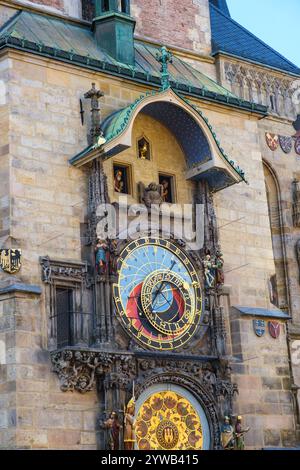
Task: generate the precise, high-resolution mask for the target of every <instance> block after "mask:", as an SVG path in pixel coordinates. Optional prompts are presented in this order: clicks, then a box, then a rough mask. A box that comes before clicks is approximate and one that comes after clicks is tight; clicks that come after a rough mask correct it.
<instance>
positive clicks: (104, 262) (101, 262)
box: [95, 239, 109, 274]
mask: <svg viewBox="0 0 300 470" xmlns="http://www.w3.org/2000/svg"><path fill="white" fill-rule="evenodd" d="M108 250H109V246H108V244H107V242H106V241H105V240H100V239H98V240H97V245H96V248H95V254H96V270H97V273H98V274H106V272H107V267H108Z"/></svg>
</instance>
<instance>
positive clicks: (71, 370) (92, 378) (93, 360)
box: [51, 350, 114, 393]
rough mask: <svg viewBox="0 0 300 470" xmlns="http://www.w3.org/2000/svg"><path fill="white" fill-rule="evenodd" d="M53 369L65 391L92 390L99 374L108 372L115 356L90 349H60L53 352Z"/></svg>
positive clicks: (84, 391) (82, 391)
mask: <svg viewBox="0 0 300 470" xmlns="http://www.w3.org/2000/svg"><path fill="white" fill-rule="evenodd" d="M51 360H52V364H53V371H54V372H56V373H57V374H58V377H59V380H60V383H61V390H62V391H63V392H70V391H71V392H74V391H75V390H76V391H77V392H80V393H86V392H89V391H91V390H92V389H93V388H94V386H95V382H96V377H97V376H103V375H104V374H106V373H108V372H109V371H110V369H111V366H112V364H113V361H114V357H113V356H112V355H110V354H107V353H101V352H90V351H71V350H65V351H59V352H55V353H52V354H51Z"/></svg>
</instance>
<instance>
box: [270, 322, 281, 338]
mask: <svg viewBox="0 0 300 470" xmlns="http://www.w3.org/2000/svg"><path fill="white" fill-rule="evenodd" d="M269 333H270V336H272V338H274V339H278V338H279V335H280V323H278V322H277V321H269Z"/></svg>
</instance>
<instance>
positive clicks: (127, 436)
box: [124, 398, 136, 450]
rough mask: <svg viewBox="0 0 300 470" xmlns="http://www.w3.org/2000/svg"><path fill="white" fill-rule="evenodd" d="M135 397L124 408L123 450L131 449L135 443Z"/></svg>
mask: <svg viewBox="0 0 300 470" xmlns="http://www.w3.org/2000/svg"><path fill="white" fill-rule="evenodd" d="M134 415H135V399H134V398H132V399H131V400H130V402H129V403H128V405H127V407H126V409H125V416H124V446H125V450H133V449H134V444H135V441H136V439H135V419H134Z"/></svg>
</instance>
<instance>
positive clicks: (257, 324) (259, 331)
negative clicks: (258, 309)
mask: <svg viewBox="0 0 300 470" xmlns="http://www.w3.org/2000/svg"><path fill="white" fill-rule="evenodd" d="M253 328H254V332H255V334H256V336H258V337H259V338H262V336H264V334H265V332H266V322H265V320H253Z"/></svg>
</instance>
